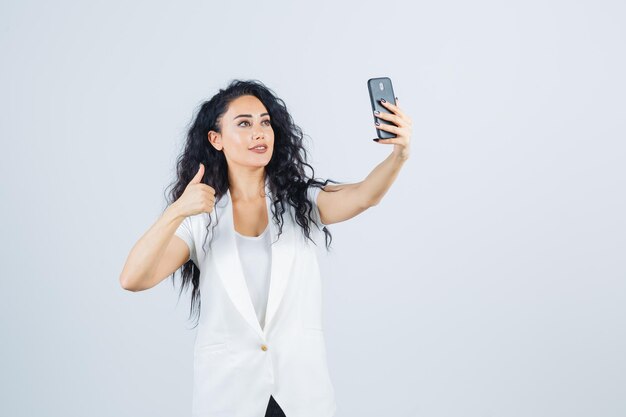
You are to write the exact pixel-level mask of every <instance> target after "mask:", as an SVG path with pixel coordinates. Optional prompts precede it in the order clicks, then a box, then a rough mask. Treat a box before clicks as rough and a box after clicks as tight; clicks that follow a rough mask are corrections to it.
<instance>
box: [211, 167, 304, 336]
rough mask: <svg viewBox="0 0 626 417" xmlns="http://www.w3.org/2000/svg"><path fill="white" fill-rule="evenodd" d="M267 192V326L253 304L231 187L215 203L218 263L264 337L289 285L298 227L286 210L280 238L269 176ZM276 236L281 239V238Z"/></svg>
mask: <svg viewBox="0 0 626 417" xmlns="http://www.w3.org/2000/svg"><path fill="white" fill-rule="evenodd" d="M265 194H266V198H265V203H266V209H267V214H268V221H269V227H270V230H269V232H270V239H271V252H272V260H271V273H270V289H269V298H268V301H267V311H266V314H265V326H264V327H263V328H261V325H260V323H259V320H258V318H257V315H256V312H255V311H254V305H253V304H252V299H251V298H250V293H249V291H248V285H247V283H246V279H245V276H244V273H243V268H242V266H241V259H240V257H239V251H238V248H237V241H236V236H235V225H234V220H233V206H232V200H231V196H230V190H227V191H226V194H224V195H223V196H222V198H220V200H219V201H218V202H217V203H216V204H215V211H216V214H217V217H218V220H219V221H218V224H217V226H216V227H215V235H214V239H215V240H214V242H213V252H214V260H215V265H216V267H217V272H218V274H219V276H220V279H221V280H222V283H223V285H224V288H225V289H226V292H227V293H228V296H229V297H230V299H231V300H232V302H233V304H234V305H235V307H236V308H237V310H238V311H239V313H240V314H241V315H242V316H243V318H244V319H245V320H246V321H247V322H248V324H250V326H252V328H253V329H254V331H255V332H256V333H257V334H258V335H259V336H261V337H262V338H265V335H266V334H267V329H268V328H269V326H270V324H271V321H272V319H273V318H274V317H275V316H276V312H277V310H278V306H279V304H280V301H281V300H282V297H283V294H284V293H285V289H286V287H287V283H288V280H289V273H290V271H291V267H292V263H293V260H294V236H293V233H294V231H293V227H292V222H291V219H290V215H289V213H290V210H287V211H286V212H285V213H284V224H283V231H282V234H281V235H280V239H278V225H276V224H275V223H274V221H273V219H272V211H271V207H272V196H271V195H270V189H269V182H268V180H267V179H266V181H265ZM276 239H278V241H277V240H276Z"/></svg>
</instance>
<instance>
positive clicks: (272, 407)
mask: <svg viewBox="0 0 626 417" xmlns="http://www.w3.org/2000/svg"><path fill="white" fill-rule="evenodd" d="M265 417H287V416H285V413H284V412H283V409H282V408H280V406H279V405H278V403H277V402H276V400H275V399H274V397H273V396H271V395H270V402H269V403H268V404H267V410H265Z"/></svg>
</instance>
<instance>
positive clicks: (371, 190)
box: [359, 152, 409, 206]
mask: <svg viewBox="0 0 626 417" xmlns="http://www.w3.org/2000/svg"><path fill="white" fill-rule="evenodd" d="M408 159H409V158H408V157H402V156H401V155H400V154H398V153H396V152H392V153H391V154H390V155H389V156H388V157H387V158H386V159H385V160H384V161H383V162H381V163H380V164H378V165H377V166H376V167H375V168H374V169H373V170H372V172H370V173H369V175H368V176H367V177H366V178H365V179H364V180H363V181H361V184H360V185H359V188H360V191H361V193H362V195H364V196H365V199H366V200H367V201H369V202H370V205H372V206H375V205H376V204H378V203H379V202H380V200H382V198H383V196H384V195H385V194H386V193H387V190H389V188H390V187H391V184H393V182H394V181H395V180H396V178H397V177H398V174H399V173H400V169H401V168H402V166H403V165H404V163H405V162H406V161H407V160H408Z"/></svg>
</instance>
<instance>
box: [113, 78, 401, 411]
mask: <svg viewBox="0 0 626 417" xmlns="http://www.w3.org/2000/svg"><path fill="white" fill-rule="evenodd" d="M396 104H399V103H398V101H397V98H396ZM383 105H384V106H385V107H386V108H388V109H389V111H390V114H380V115H377V116H378V117H380V118H381V119H385V120H388V121H390V122H392V123H393V124H395V126H389V125H385V124H381V125H380V126H376V128H378V129H384V130H387V131H389V132H392V133H394V134H395V135H396V137H395V138H393V139H384V140H382V139H381V140H378V143H381V144H392V145H393V151H392V152H391V154H390V155H389V156H388V157H387V158H386V159H385V160H384V161H383V162H382V163H380V164H379V165H378V166H377V167H376V168H374V170H373V171H372V172H371V173H370V174H369V175H368V176H367V178H365V179H364V180H363V181H361V182H358V183H354V184H341V183H337V182H336V181H332V180H327V181H325V182H321V181H317V180H315V179H314V171H313V168H312V167H311V166H310V165H309V164H308V163H307V153H306V150H305V148H304V146H303V143H302V142H303V134H302V131H301V129H300V128H299V127H298V126H297V125H295V124H294V122H293V120H292V118H291V116H290V114H289V113H288V112H287V108H286V106H285V104H284V102H283V101H282V100H281V99H279V98H277V97H276V96H275V94H274V93H273V92H272V91H271V90H270V89H269V88H267V87H266V86H264V85H263V84H262V83H261V82H259V81H256V80H251V81H240V80H235V81H233V82H232V83H231V84H230V85H229V86H228V87H227V88H226V89H221V90H220V91H219V92H218V93H217V94H216V95H215V96H214V97H213V98H211V99H210V100H209V101H206V102H204V103H203V104H202V106H201V107H200V110H199V112H198V114H197V115H196V117H195V120H194V122H193V124H192V126H191V127H190V129H189V132H188V136H187V141H186V144H185V148H184V151H183V153H182V154H181V156H180V157H179V159H178V163H177V177H178V178H177V180H176V182H175V183H174V184H173V188H172V190H171V193H170V196H169V201H168V204H169V205H168V207H167V208H166V209H165V211H164V213H163V215H162V216H161V217H160V218H159V219H158V220H157V221H156V223H155V224H154V225H153V226H152V227H151V228H150V229H149V230H148V231H147V232H146V233H145V234H144V235H143V236H142V237H141V239H139V241H138V242H137V243H136V244H135V246H134V247H133V248H132V250H131V252H130V254H129V256H128V259H127V261H126V264H125V265H124V269H123V271H122V273H121V275H120V283H121V285H122V287H123V288H125V289H127V290H129V291H141V290H146V289H149V288H152V287H154V286H155V285H157V284H158V283H159V282H161V281H162V280H164V279H165V278H167V277H168V276H170V275H172V274H174V273H175V272H176V271H178V270H179V269H180V268H181V267H182V286H181V291H182V289H183V288H184V287H185V286H189V285H190V284H192V286H193V291H192V297H191V301H192V311H193V310H194V308H193V307H194V305H196V306H197V309H196V311H198V312H199V322H198V323H199V328H198V332H197V335H196V342H195V346H194V381H193V404H192V409H193V416H194V417H200V416H203V417H218V416H219V417H221V416H232V417H258V416H259V415H261V413H262V410H265V415H266V416H287V417H313V416H315V417H330V416H332V415H334V413H335V411H336V404H335V398H334V390H333V386H332V383H331V380H330V376H329V373H328V369H327V363H326V351H325V340H324V331H323V327H322V311H321V304H322V303H321V279H320V275H319V267H318V263H317V253H316V251H315V246H316V245H317V242H318V241H320V239H321V233H322V231H323V232H324V234H325V241H326V249H327V250H328V249H329V247H330V242H329V240H328V239H329V238H330V239H331V241H332V236H331V235H330V232H329V231H328V229H327V227H326V226H328V225H330V224H333V223H338V222H342V221H345V220H348V219H350V218H352V217H354V216H356V215H358V214H359V213H362V212H363V211H365V210H367V209H368V208H369V207H372V206H374V205H376V204H378V202H380V200H381V199H382V197H383V196H384V195H385V193H386V192H387V190H388V189H389V187H390V186H391V184H392V183H393V181H394V180H395V178H396V177H397V175H398V173H399V171H400V169H401V167H402V166H403V164H404V162H405V161H406V160H407V158H408V157H409V142H410V136H411V129H412V127H411V125H412V122H411V119H410V118H409V117H408V116H406V115H405V114H404V113H403V112H402V110H400V108H399V107H398V106H395V105H392V104H391V103H383ZM305 166H306V167H309V168H310V169H311V171H312V175H311V178H309V177H307V176H306V174H305V172H304V167H305ZM329 181H330V182H333V183H335V184H339V185H328V182H329ZM322 188H323V189H322ZM320 226H322V228H321V229H320ZM202 304H203V305H204V308H200V306H201V305H202Z"/></svg>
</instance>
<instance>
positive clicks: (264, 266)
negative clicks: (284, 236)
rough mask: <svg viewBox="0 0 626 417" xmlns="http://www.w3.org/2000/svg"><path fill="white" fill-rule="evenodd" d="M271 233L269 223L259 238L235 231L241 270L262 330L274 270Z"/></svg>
mask: <svg viewBox="0 0 626 417" xmlns="http://www.w3.org/2000/svg"><path fill="white" fill-rule="evenodd" d="M269 231H270V226H269V223H268V224H267V227H266V228H265V231H263V233H261V234H260V235H259V236H244V235H242V234H240V233H239V232H237V231H236V230H235V236H236V240H237V250H238V251H239V259H240V260H241V268H242V269H243V275H244V276H245V277H246V283H247V284H248V292H249V293H250V299H251V300H252V304H253V305H254V311H256V315H257V318H258V319H259V324H261V328H263V327H264V325H265V311H266V310H267V300H268V298H269V291H270V273H271V270H272V250H271V248H270V232H269Z"/></svg>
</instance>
